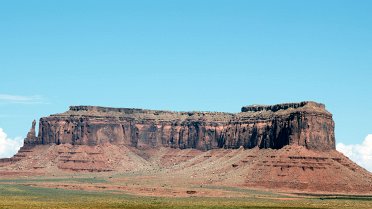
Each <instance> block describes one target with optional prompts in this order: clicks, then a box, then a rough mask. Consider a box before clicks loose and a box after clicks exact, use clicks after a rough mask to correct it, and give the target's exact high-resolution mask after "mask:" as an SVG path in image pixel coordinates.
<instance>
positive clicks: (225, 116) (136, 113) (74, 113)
mask: <svg viewBox="0 0 372 209" xmlns="http://www.w3.org/2000/svg"><path fill="white" fill-rule="evenodd" d="M297 112H307V113H315V114H322V115H325V116H328V117H332V114H331V113H329V112H328V111H327V110H326V109H325V105H324V104H321V103H316V102H312V101H304V102H299V103H283V104H276V105H250V106H244V107H242V108H241V112H239V113H226V112H207V111H189V112H175V111H164V110H147V109H137V108H113V107H100V106H70V109H69V110H68V111H66V112H64V113H59V114H53V115H51V116H54V117H85V116H86V117H95V116H96V117H123V118H133V119H140V120H141V119H146V120H161V121H172V120H180V121H184V120H201V121H215V122H227V121H236V120H246V119H269V118H273V117H280V116H286V115H289V114H291V113H297Z"/></svg>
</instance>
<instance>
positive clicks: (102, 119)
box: [25, 102, 335, 150]
mask: <svg viewBox="0 0 372 209" xmlns="http://www.w3.org/2000/svg"><path fill="white" fill-rule="evenodd" d="M34 128H35V124H33V126H32V128H31V130H30V132H29V134H28V135H27V138H26V139H25V145H26V146H27V145H47V144H57V145H58V144H72V145H99V144H105V143H110V144H114V145H128V146H131V147H159V146H164V147H171V148H180V149H187V148H194V149H198V150H211V149H218V148H233V149H234V148H239V147H244V148H246V149H250V148H254V147H258V148H272V149H280V148H282V147H284V146H286V145H299V146H303V147H305V148H307V149H311V150H332V149H335V136H334V122H333V119H332V114H331V113H329V112H328V111H327V110H326V109H325V106H324V105H323V104H319V103H315V102H300V103H287V104H278V105H272V106H263V105H253V106H246V107H242V108H241V112H239V113H236V114H233V113H221V112H171V111H156V110H144V109H133V108H109V107H97V106H71V107H70V109H69V110H68V111H67V112H65V113H61V114H54V115H51V116H49V117H43V118H41V119H40V122H39V132H38V136H37V137H36V135H35V130H34Z"/></svg>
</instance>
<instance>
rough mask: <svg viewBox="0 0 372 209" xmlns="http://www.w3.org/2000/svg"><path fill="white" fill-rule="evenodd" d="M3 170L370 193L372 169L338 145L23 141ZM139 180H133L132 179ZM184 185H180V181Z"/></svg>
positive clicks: (0, 168) (6, 173)
mask: <svg viewBox="0 0 372 209" xmlns="http://www.w3.org/2000/svg"><path fill="white" fill-rule="evenodd" d="M11 159H13V160H12V162H0V176H9V175H11V176H14V175H17V174H20V175H21V176H24V175H32V176H34V175H42V176H54V175H62V176H63V175H65V176H71V175H74V174H76V173H98V172H100V173H107V175H110V176H116V175H118V176H127V175H129V176H133V175H135V176H137V177H136V178H139V182H141V181H142V180H140V179H143V178H145V179H146V178H150V177H151V179H153V181H154V182H158V183H155V185H157V186H158V187H160V186H161V185H164V184H168V185H173V184H175V185H178V184H180V183H179V182H182V184H183V185H193V186H195V187H199V186H200V185H202V186H203V187H204V186H207V187H208V186H226V187H231V186H233V187H240V188H247V187H248V188H265V189H273V190H280V191H291V192H309V193H333V194H335V193H337V194H363V195H367V194H369V195H372V175H371V174H370V173H369V172H368V171H366V170H365V169H363V168H361V167H359V166H358V165H356V164H355V163H353V162H352V161H350V160H349V159H348V158H346V157H345V156H343V155H342V154H341V153H339V152H337V151H336V150H328V151H318V150H309V149H306V148H304V147H302V146H297V145H288V146H285V147H283V148H282V149H259V148H254V149H243V148H240V149H212V150H209V151H201V150H197V149H174V148H170V147H160V148H151V147H146V148H144V147H143V148H140V149H139V148H134V147H127V146H125V145H112V144H109V143H107V144H101V145H96V146H88V145H70V144H60V145H38V146H31V147H23V148H22V149H21V151H20V153H19V154H17V155H16V156H15V157H14V158H11ZM134 181H135V180H134ZM179 186H180V185H179Z"/></svg>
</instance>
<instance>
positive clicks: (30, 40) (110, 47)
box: [0, 0, 372, 144]
mask: <svg viewBox="0 0 372 209" xmlns="http://www.w3.org/2000/svg"><path fill="white" fill-rule="evenodd" d="M371 11H372V2H371V1H363V0H360V1H342V0H334V1H332V0H327V1H324V0H322V1H320V0H319V1H317V0H312V1H297V0H293V1H287V0H282V1H276V0H272V1H264V0H257V1H248V0H244V1H227V0H226V1H218V0H213V1H207V0H205V1H200V0H198V1H191V0H188V1H161V0H160V1H92V0H90V1H67V0H65V1H16V0H15V1H2V2H1V3H0V74H1V76H0V79H1V81H0V128H2V129H3V130H4V132H6V133H7V136H8V137H10V138H15V137H18V136H20V137H24V136H25V135H26V134H27V131H28V129H29V128H30V126H31V122H32V120H33V119H38V118H40V117H42V116H47V115H49V114H52V113H58V112H63V111H65V110H67V109H68V106H70V105H102V106H114V107H139V108H149V109H167V110H209V111H225V112H238V111H240V107H241V106H243V105H248V104H275V103H281V102H297V101H303V100H314V101H318V102H322V103H325V104H326V106H327V109H328V110H329V111H330V112H332V113H333V114H334V120H335V123H336V140H337V142H342V143H344V144H358V143H361V142H362V141H363V140H364V138H365V137H366V136H367V134H371V133H372V126H371V119H372V108H371V104H372V96H371V92H372V83H371V79H372V13H371Z"/></svg>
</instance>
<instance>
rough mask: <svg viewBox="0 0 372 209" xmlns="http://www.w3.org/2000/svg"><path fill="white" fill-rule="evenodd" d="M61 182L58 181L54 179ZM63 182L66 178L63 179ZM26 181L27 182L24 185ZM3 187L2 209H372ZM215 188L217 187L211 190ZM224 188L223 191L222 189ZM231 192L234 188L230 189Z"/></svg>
mask: <svg viewBox="0 0 372 209" xmlns="http://www.w3.org/2000/svg"><path fill="white" fill-rule="evenodd" d="M54 180H55V181H57V179H54ZM61 180H62V179H61ZM21 182H23V183H21ZM24 182H25V180H23V181H19V182H17V183H15V182H13V183H10V182H7V183H6V182H2V183H1V184H0V208H31V209H32V208H100V209H103V208H133V209H134V208H135V209H141V208H153V209H156V208H213V209H219V208H221V209H222V208H247V209H248V208H252V209H253V208H259V209H281V208H300V209H310V208H314V209H315V208H337V209H346V208H359V209H367V208H368V209H369V208H371V207H372V201H371V200H372V197H364V198H352V197H350V198H344V197H340V198H335V197H332V198H331V197H313V196H309V197H301V196H286V195H284V194H280V195H278V194H274V193H269V192H260V191H254V190H246V191H244V192H248V193H250V194H251V195H252V196H251V197H250V198H243V197H234V198H228V197H223V198H222V197H213V198H211V197H195V196H189V197H146V196H135V195H128V194H125V193H118V192H117V191H84V190H67V189H59V188H40V187H34V186H30V185H26V184H24ZM210 189H215V188H210ZM218 189H221V188H218ZM226 189H231V188H226Z"/></svg>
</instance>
